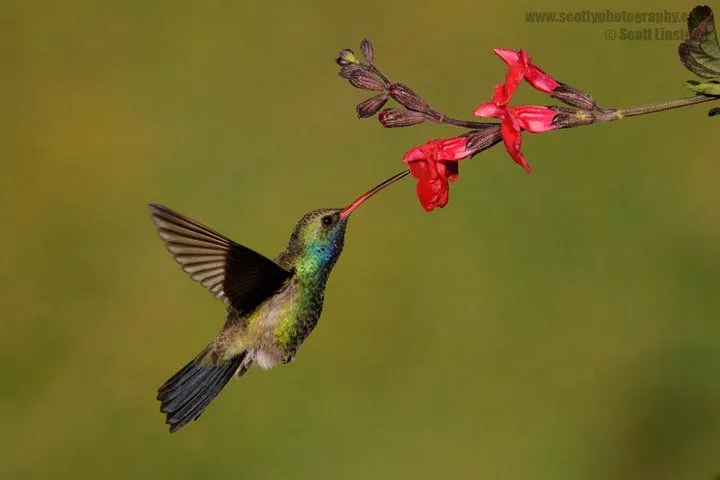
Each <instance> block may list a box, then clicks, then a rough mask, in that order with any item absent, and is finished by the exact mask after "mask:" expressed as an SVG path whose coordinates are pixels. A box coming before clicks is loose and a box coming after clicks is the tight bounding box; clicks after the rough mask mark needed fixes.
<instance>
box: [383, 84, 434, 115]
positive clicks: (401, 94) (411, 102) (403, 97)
mask: <svg viewBox="0 0 720 480" xmlns="http://www.w3.org/2000/svg"><path fill="white" fill-rule="evenodd" d="M388 91H389V92H390V96H391V97H392V98H393V99H394V100H395V101H396V102H398V103H399V104H400V105H402V106H403V107H405V108H409V109H410V110H415V111H416V112H426V111H427V110H428V108H429V105H428V103H427V102H426V101H425V100H423V99H422V97H420V95H418V94H417V93H415V92H414V91H413V90H412V89H411V88H410V87H407V86H405V85H403V84H402V83H394V84H392V85H390V88H389V89H388Z"/></svg>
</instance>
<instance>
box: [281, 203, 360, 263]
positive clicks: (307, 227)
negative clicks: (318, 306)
mask: <svg viewBox="0 0 720 480" xmlns="http://www.w3.org/2000/svg"><path fill="white" fill-rule="evenodd" d="M342 212H343V209H342V208H320V209H317V210H312V211H310V212H308V213H306V214H305V215H303V217H302V218H301V219H300V221H299V222H298V224H297V226H296V227H295V231H293V234H292V236H291V237H290V243H289V245H288V250H294V252H295V254H296V265H295V270H296V272H297V274H298V275H300V276H305V277H314V276H315V275H317V274H318V273H320V272H323V271H327V272H328V273H329V270H330V269H332V267H333V265H335V262H336V261H337V259H338V257H339V256H340V253H342V249H343V245H344V244H345V227H346V226H347V217H342V218H341V214H342Z"/></svg>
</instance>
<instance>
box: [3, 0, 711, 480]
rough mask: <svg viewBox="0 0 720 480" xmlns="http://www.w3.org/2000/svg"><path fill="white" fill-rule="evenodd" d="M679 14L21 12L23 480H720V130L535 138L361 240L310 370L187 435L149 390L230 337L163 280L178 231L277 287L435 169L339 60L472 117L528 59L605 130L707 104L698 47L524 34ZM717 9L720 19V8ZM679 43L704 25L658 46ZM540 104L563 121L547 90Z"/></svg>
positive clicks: (11, 393)
mask: <svg viewBox="0 0 720 480" xmlns="http://www.w3.org/2000/svg"><path fill="white" fill-rule="evenodd" d="M693 5H694V4H693V3H683V2H656V1H652V2H651V1H649V0H648V1H644V2H627V3H622V2H615V1H607V2H597V1H595V2H590V3H588V4H587V5H582V6H578V5H577V4H575V3H574V2H571V1H569V0H568V1H567V2H553V1H543V2H531V1H527V2H498V3H495V4H489V3H482V2H478V1H466V2H464V1H451V0H448V1H443V2H437V3H433V4H428V5H424V6H423V5H422V4H420V3H418V2H414V1H409V0H397V1H394V2H384V1H364V2H355V3H348V4H344V3H341V2H336V1H308V2H288V3H283V2H277V1H269V0H265V1H258V2H239V1H215V2H202V3H201V2H189V1H188V2H152V3H148V2H139V1H132V2H92V1H74V0H72V1H66V2H50V1H47V2H21V1H9V2H8V1H6V2H3V5H2V6H0V59H2V67H1V68H0V85H1V86H2V88H0V122H2V125H0V148H1V149H2V150H1V152H2V155H1V160H0V162H1V163H0V164H1V165H2V173H1V174H0V200H1V201H2V207H0V216H1V218H0V220H1V222H2V235H0V251H2V260H1V265H2V266H1V267H0V282H1V283H0V286H1V287H2V288H1V289H0V308H1V310H0V311H1V312H2V313H1V314H0V332H1V333H0V380H1V381H0V443H1V444H2V448H0V477H1V478H6V479H32V478H98V479H105V478H108V479H129V478H174V479H190V478H198V479H199V478H203V479H214V478H223V479H227V478H248V479H275V478H283V479H290V478H292V479H325V478H327V479H338V478H341V479H370V478H373V479H374V478H378V479H395V478H398V479H436V478H458V479H460V478H463V479H464V478H487V479H532V480H540V479H553V480H564V479H567V480H595V479H597V480H608V479H614V480H615V479H628V480H630V479H632V480H640V479H650V478H652V479H653V480H659V479H680V478H682V479H709V478H711V477H712V476H713V475H715V474H717V473H718V472H720V296H719V295H718V289H719V287H720V222H719V221H718V219H719V217H720V189H718V184H719V183H720V158H718V155H717V151H718V147H719V146H720V140H719V138H720V137H718V132H719V131H720V130H718V129H719V128H720V123H718V122H720V120H717V119H708V118H707V117H706V111H707V110H708V108H709V107H707V106H698V107H692V108H687V109H684V110H680V111H675V112H667V113H662V114H658V115H656V116H652V117H643V118H637V119H631V120H628V121H623V122H619V123H615V124H604V125H595V126H590V127H587V128H580V129H575V130H566V131H559V132H551V133H547V134H543V135H526V139H525V152H526V155H527V157H528V159H529V161H530V162H531V163H532V164H533V165H534V167H535V172H534V173H533V174H532V175H526V174H525V173H524V172H523V170H522V169H521V168H520V167H518V166H517V165H515V164H513V162H512V161H511V160H510V159H509V157H508V156H507V154H506V153H505V151H504V149H503V148H502V146H498V147H496V148H493V149H492V150H489V151H487V152H485V153H483V154H482V155H480V156H478V157H476V158H474V159H472V160H468V161H464V162H463V163H462V165H461V176H460V179H459V181H458V182H457V183H456V184H454V185H453V188H452V192H451V199H450V203H449V205H448V207H447V208H445V209H443V210H439V211H436V212H434V213H433V214H426V213H425V212H424V211H423V210H422V208H421V207H420V205H419V204H418V202H417V199H416V198H415V194H414V187H413V181H412V180H410V179H406V180H403V182H401V183H400V184H398V185H396V186H394V187H392V188H391V189H390V190H388V191H386V192H383V194H382V195H380V196H378V197H376V198H374V199H373V200H372V201H371V202H369V203H368V204H367V205H366V206H365V207H363V208H362V209H361V210H359V211H358V212H357V214H356V215H355V216H354V217H353V219H352V221H351V222H350V224H349V228H348V236H347V242H346V248H345V253H344V254H343V257H342V258H341V259H340V261H339V263H338V265H337V267H336V269H335V271H334V273H333V276H332V278H331V280H330V282H329V285H328V292H327V300H326V305H325V307H326V308H325V311H324V313H323V317H322V320H321V321H320V324H319V326H318V328H317V329H316V330H315V332H314V333H313V335H311V336H310V338H309V340H308V341H307V342H306V344H305V345H304V346H303V348H302V349H301V351H300V353H299V355H298V357H297V361H296V362H295V363H294V364H292V365H290V366H281V367H278V368H276V369H274V370H273V371H272V372H262V371H259V370H258V371H255V370H253V371H252V372H251V373H250V374H249V375H247V376H246V377H245V378H243V379H242V381H236V382H233V383H231V384H230V385H229V388H227V389H226V390H225V391H224V392H223V394H222V395H221V396H220V397H219V399H218V400H217V401H216V402H215V403H213V404H212V405H211V407H210V408H209V409H208V410H207V411H206V412H205V414H204V415H203V417H202V418H201V420H200V421H198V422H194V423H193V424H191V425H189V426H188V427H187V428H185V429H184V430H183V431H181V432H180V433H179V434H176V435H172V436H171V435H169V434H168V433H167V430H166V426H165V425H164V424H163V420H164V419H163V416H162V415H161V414H160V413H159V412H158V403H157V402H156V401H155V390H156V388H157V386H158V385H159V384H160V383H162V382H163V381H164V380H165V379H166V378H167V377H168V376H169V375H170V374H172V373H174V372H175V370H177V369H178V368H179V367H180V366H182V365H183V364H184V363H185V362H186V361H187V360H188V359H190V358H191V357H192V356H193V355H195V354H196V353H197V351H198V350H199V349H200V348H201V347H202V346H203V345H205V344H206V342H207V341H209V340H210V338H211V337H212V335H214V333H215V332H216V330H217V329H218V328H219V327H220V326H221V324H222V322H223V313H224V312H223V307H222V306H221V305H220V304H219V303H218V302H216V301H215V300H213V299H212V298H211V297H210V295H208V294H207V293H206V292H205V291H203V289H202V288H201V287H199V286H198V285H196V284H194V283H193V282H192V281H191V280H189V279H188V278H186V276H185V275H184V274H183V273H182V272H181V270H180V269H179V268H178V266H177V265H175V264H174V262H173V261H172V260H171V258H170V257H169V255H168V254H167V253H166V252H165V250H164V248H163V246H162V244H161V242H160V240H159V239H158V237H157V235H156V233H155V231H154V228H153V225H152V223H151V221H150V219H149V216H148V211H147V208H146V204H147V203H148V202H151V201H156V202H162V203H166V204H167V205H169V206H171V207H173V208H175V209H178V210H179V211H181V212H183V213H186V214H188V215H190V216H193V217H195V218H197V219H199V220H201V221H202V222H204V223H207V224H208V225H210V226H213V227H215V228H216V229H218V230H219V231H221V232H223V233H225V234H227V235H229V236H231V237H232V238H234V239H235V240H237V241H238V242H240V243H243V244H245V245H248V246H250V247H252V248H255V249H257V250H258V251H260V252H262V253H264V254H266V255H269V256H272V255H275V254H276V253H277V252H279V251H280V250H281V249H282V248H283V247H284V246H285V242H286V241H287V238H288V236H289V234H290V232H291V229H292V228H293V226H294V224H295V222H296V221H297V219H298V218H299V217H300V216H301V215H302V214H303V213H305V212H306V211H307V210H310V209H313V208H318V207H326V206H342V205H344V204H345V203H347V202H348V201H350V200H351V199H352V198H354V197H355V196H356V195H357V194H359V193H360V192H362V191H364V190H365V189H367V188H368V187H370V186H372V185H374V184H375V183H377V182H379V181H380V180H383V179H384V178H386V177H388V176H390V175H392V174H393V173H395V172H397V171H399V169H400V168H402V164H401V163H400V159H401V158H402V155H403V153H404V152H405V151H406V150H407V149H408V148H409V147H410V146H412V145H416V144H419V143H421V142H423V141H425V140H427V139H429V138H433V137H443V136H451V135H454V134H457V133H461V131H460V130H454V129H452V128H451V127H445V126H436V125H422V126H418V127H413V128H408V129H396V130H385V129H382V128H380V126H379V124H378V123H377V122H376V120H363V121H360V120H357V119H356V118H355V113H354V106H355V104H356V103H358V102H360V101H361V100H363V99H365V98H367V95H366V94H365V93H364V92H361V91H359V90H355V89H352V88H351V87H350V86H349V85H348V84H347V83H346V82H345V81H344V80H342V79H340V78H338V77H337V76H336V71H337V67H336V66H335V64H334V63H333V58H334V57H335V55H336V52H337V50H338V49H340V48H342V47H353V48H357V44H358V43H359V41H360V40H361V39H362V38H363V37H364V36H368V37H369V38H371V39H372V40H373V42H374V44H375V46H376V49H377V62H378V64H379V65H380V66H381V67H382V68H383V69H384V70H386V71H387V72H388V73H389V74H390V75H391V76H392V78H393V79H394V80H397V81H403V82H406V83H407V84H409V85H410V86H412V87H413V88H415V89H417V90H418V91H420V92H421V93H422V94H423V95H424V96H425V97H426V98H427V99H429V100H430V101H431V103H432V104H433V105H435V106H437V107H438V108H440V109H442V110H445V111H446V112H448V113H451V114H455V115H457V116H461V117H465V118H471V112H472V110H473V109H474V108H475V106H476V105H477V104H479V103H481V102H483V101H486V100H488V99H489V97H490V95H491V93H492V89H493V86H494V84H495V83H498V82H500V81H501V80H502V79H503V78H504V74H505V67H504V65H503V64H502V62H501V61H500V60H499V59H498V58H496V57H495V56H494V55H493V53H492V49H493V48H495V47H507V48H520V47H524V48H526V49H528V51H529V52H530V54H531V55H532V57H533V59H534V60H535V61H536V63H537V64H538V65H540V66H542V67H543V68H544V69H546V70H548V71H549V72H550V73H551V74H553V75H554V76H555V77H556V78H558V79H559V80H562V81H564V82H566V83H569V84H571V85H573V86H576V87H579V88H582V89H585V90H588V91H590V92H591V93H592V94H593V96H594V97H595V98H596V99H597V100H598V102H599V103H601V104H602V105H605V106H609V107H624V106H635V105H640V104H644V103H651V102H656V101H664V100H671V99H674V98H680V97H683V96H685V95H687V93H688V92H686V91H685V90H684V88H683V87H682V83H683V81H684V80H686V79H689V78H693V76H692V74H690V73H689V72H686V71H685V70H684V69H683V68H682V66H681V65H680V63H679V61H678V59H677V54H676V50H677V42H672V41H670V42H663V41H644V42H643V41H620V40H616V41H608V40H606V39H605V31H606V30H607V29H609V28H613V29H615V28H620V27H628V28H635V27H636V26H635V25H632V24H623V25H606V24H589V23H584V24H548V23H540V24H531V23H526V22H525V18H524V12H526V11H529V10H550V11H562V10H567V9H578V8H593V9H599V10H605V9H607V8H614V9H627V10H633V11H644V10H663V9H668V10H671V11H678V10H688V9H689V8H691V7H692V6H693ZM714 6H715V7H716V8H720V4H718V5H714ZM656 26H659V27H664V28H668V29H678V28H683V27H684V25H683V24H661V25H654V24H649V25H647V24H644V25H641V27H642V28H646V27H652V28H654V27H656ZM517 100H518V103H541V104H542V103H545V102H547V101H548V99H547V98H546V97H544V96H542V95H541V94H539V93H538V92H534V91H532V90H531V89H530V88H529V87H528V86H523V87H521V91H519V92H518V97H517Z"/></svg>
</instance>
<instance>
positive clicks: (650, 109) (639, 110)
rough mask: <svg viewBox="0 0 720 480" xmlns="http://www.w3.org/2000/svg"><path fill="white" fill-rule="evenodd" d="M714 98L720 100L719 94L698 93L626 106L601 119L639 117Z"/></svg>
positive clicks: (710, 100)
mask: <svg viewBox="0 0 720 480" xmlns="http://www.w3.org/2000/svg"><path fill="white" fill-rule="evenodd" d="M713 100H720V97H718V96H707V95H697V96H694V97H689V98H682V99H680V100H673V101H670V102H663V103H656V104H653V105H643V106H641V107H634V108H626V109H619V110H615V112H614V115H613V116H614V117H615V118H610V119H607V120H605V119H603V120H601V121H610V122H611V121H613V120H620V119H621V118H625V117H637V116H640V115H647V114H648V113H655V112H664V111H665V110H672V109H674V108H680V107H687V106H688V105H697V104H698V103H705V102H712V101H713Z"/></svg>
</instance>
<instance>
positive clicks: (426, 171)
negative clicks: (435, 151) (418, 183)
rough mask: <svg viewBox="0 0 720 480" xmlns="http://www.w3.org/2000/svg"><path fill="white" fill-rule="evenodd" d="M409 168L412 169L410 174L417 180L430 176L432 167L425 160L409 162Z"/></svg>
mask: <svg viewBox="0 0 720 480" xmlns="http://www.w3.org/2000/svg"><path fill="white" fill-rule="evenodd" d="M408 167H409V169H410V174H411V175H412V176H413V177H415V178H418V179H422V178H428V177H429V176H430V166H429V165H428V162H427V161H425V160H416V161H414V162H409V163H408Z"/></svg>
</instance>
